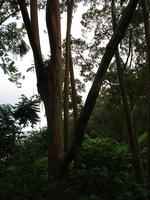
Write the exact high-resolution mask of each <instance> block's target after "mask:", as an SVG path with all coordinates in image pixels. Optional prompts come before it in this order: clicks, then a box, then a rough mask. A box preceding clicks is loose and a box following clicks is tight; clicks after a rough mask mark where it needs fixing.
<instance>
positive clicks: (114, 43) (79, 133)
mask: <svg viewBox="0 0 150 200" xmlns="http://www.w3.org/2000/svg"><path fill="white" fill-rule="evenodd" d="M138 1H139V0H130V2H129V4H128V6H127V7H126V9H125V10H124V14H123V15H122V17H121V19H120V21H119V23H118V25H117V28H116V31H115V33H114V34H113V36H112V38H111V40H110V41H109V43H108V45H107V46H106V50H105V53H104V56H103V58H102V61H101V63H100V65H99V69H98V71H97V73H96V76H95V79H94V82H93V84H92V87H91V89H90V91H89V94H88V96H87V99H86V101H85V104H84V107H83V109H82V112H81V114H80V117H79V119H78V122H77V126H76V128H75V131H74V140H73V143H72V145H71V147H70V149H69V152H68V153H67V155H65V156H64V158H63V160H62V165H61V167H62V170H65V169H66V167H67V166H68V164H69V163H70V162H71V161H72V160H73V159H74V157H75V156H76V152H77V151H76V150H77V148H78V147H79V146H80V145H81V144H82V141H83V138H84V129H85V126H86V124H87V121H88V120H89V117H90V115H91V113H92V111H93V108H94V106H95V102H96V99H97V97H98V95H99V90H100V88H101V85H102V82H103V80H104V76H105V74H106V71H107V68H108V66H109V64H110V62H111V59H112V57H113V56H114V54H115V51H116V49H117V47H118V44H119V43H120V41H121V40H122V38H123V37H124V35H125V32H126V30H127V27H128V25H129V23H130V20H131V18H132V16H133V13H134V10H135V8H136V6H137V3H138Z"/></svg>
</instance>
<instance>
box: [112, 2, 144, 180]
mask: <svg viewBox="0 0 150 200" xmlns="http://www.w3.org/2000/svg"><path fill="white" fill-rule="evenodd" d="M111 12H112V25H113V31H114V32H115V30H116V26H117V18H116V7H115V0H112V2H111ZM115 59H116V65H117V72H118V79H119V85H120V91H121V96H122V102H123V107H124V111H125V116H126V124H127V130H128V139H129V147H130V150H131V153H132V155H133V167H134V172H135V177H136V181H137V182H139V183H145V173H144V167H143V163H142V159H141V156H140V149H139V144H138V138H137V135H136V132H135V128H134V121H133V117H132V110H131V106H130V102H129V100H128V99H129V98H128V95H127V89H126V81H125V78H124V74H123V72H124V69H125V68H126V66H124V65H125V63H123V61H122V60H121V57H120V53H119V49H118V47H117V48H116V51H115ZM126 63H127V62H126Z"/></svg>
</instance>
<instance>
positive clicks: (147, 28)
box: [141, 0, 150, 189]
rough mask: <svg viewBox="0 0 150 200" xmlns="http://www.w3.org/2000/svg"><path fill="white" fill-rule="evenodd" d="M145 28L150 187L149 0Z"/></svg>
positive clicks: (143, 3) (143, 0)
mask: <svg viewBox="0 0 150 200" xmlns="http://www.w3.org/2000/svg"><path fill="white" fill-rule="evenodd" d="M141 6H142V12H143V20H144V28H145V40H146V54H147V75H148V87H147V88H148V91H147V102H148V154H147V155H148V180H147V181H148V185H149V189H150V21H149V6H148V2H147V0H141Z"/></svg>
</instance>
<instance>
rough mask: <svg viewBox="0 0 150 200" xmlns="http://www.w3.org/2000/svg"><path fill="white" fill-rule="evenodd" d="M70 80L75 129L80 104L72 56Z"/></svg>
mask: <svg viewBox="0 0 150 200" xmlns="http://www.w3.org/2000/svg"><path fill="white" fill-rule="evenodd" d="M70 80H71V91H72V94H71V98H72V106H73V119H74V128H75V127H76V125H77V121H78V106H77V105H78V104H77V91H76V87H75V78H74V70H73V62H72V56H71V55H70Z"/></svg>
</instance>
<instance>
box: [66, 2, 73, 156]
mask: <svg viewBox="0 0 150 200" xmlns="http://www.w3.org/2000/svg"><path fill="white" fill-rule="evenodd" d="M73 5H74V1H73V0H67V31H66V44H65V47H66V52H65V80H64V150H65V153H66V152H67V151H68V149H69V144H70V131H69V83H70V81H69V71H70V65H71V57H70V55H71V26H72V12H73Z"/></svg>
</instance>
